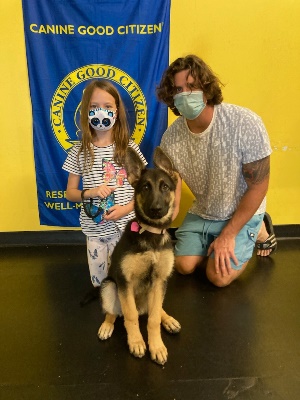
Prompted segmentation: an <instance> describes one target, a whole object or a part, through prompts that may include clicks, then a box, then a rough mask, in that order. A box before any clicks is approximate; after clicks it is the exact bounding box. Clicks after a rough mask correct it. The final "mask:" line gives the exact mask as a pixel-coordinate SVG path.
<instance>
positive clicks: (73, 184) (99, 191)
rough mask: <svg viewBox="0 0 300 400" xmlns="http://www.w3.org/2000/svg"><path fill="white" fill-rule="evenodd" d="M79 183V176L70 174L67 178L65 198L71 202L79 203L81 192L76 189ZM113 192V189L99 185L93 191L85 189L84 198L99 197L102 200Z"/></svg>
mask: <svg viewBox="0 0 300 400" xmlns="http://www.w3.org/2000/svg"><path fill="white" fill-rule="evenodd" d="M79 183H80V175H75V174H72V173H70V174H69V178H68V184H67V190H66V197H67V199H68V200H70V201H73V202H81V192H82V191H81V190H80V189H78V187H79ZM114 190H115V187H108V186H107V185H100V186H98V187H96V188H93V189H87V190H86V191H85V192H84V198H85V199H90V198H94V197H100V198H102V199H104V198H105V197H107V196H109V195H110V194H111V192H113V191H114Z"/></svg>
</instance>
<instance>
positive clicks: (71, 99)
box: [50, 64, 147, 151]
mask: <svg viewBox="0 0 300 400" xmlns="http://www.w3.org/2000/svg"><path fill="white" fill-rule="evenodd" d="M96 78H101V79H109V80H111V81H112V82H114V83H116V84H117V85H119V86H120V88H121V90H120V94H121V97H122V99H123V101H124V103H125V106H126V108H131V109H132V110H134V112H133V111H132V114H133V118H132V121H133V122H132V125H133V129H132V135H131V138H132V139H133V140H134V141H135V142H136V143H137V144H140V142H141V141H142V139H143V137H144V135H145V132H146V127H147V105H146V99H145V96H144V94H143V92H142V90H141V88H140V87H139V85H138V84H137V82H136V81H135V80H134V79H132V78H131V77H130V76H129V75H128V74H126V72H124V71H122V70H121V69H119V68H115V67H113V66H111V65H105V64H91V65H86V66H84V67H81V68H78V69H76V70H74V71H72V72H70V73H69V74H68V75H67V76H66V77H65V78H64V79H63V80H62V81H61V83H60V84H59V86H58V88H57V90H56V91H55V93H54V95H53V97H52V101H51V107H50V120H51V126H52V129H53V132H54V134H55V137H56V139H57V141H58V142H59V144H60V145H61V147H62V148H63V149H64V150H65V151H68V150H69V149H70V148H71V147H72V146H73V145H74V144H75V143H77V142H78V141H79V138H78V136H79V135H78V124H77V122H76V120H77V114H78V113H79V110H80V99H81V95H82V90H81V91H80V89H79V91H80V92H79V93H78V94H77V96H76V93H74V90H76V89H77V88H79V86H80V84H82V83H84V82H85V81H87V80H90V79H96ZM81 86H82V85H81ZM118 89H119V87H118ZM122 91H123V93H124V92H125V93H124V95H123V94H122ZM73 94H74V95H73ZM124 97H125V99H124ZM126 97H127V99H126ZM78 99H79V100H78ZM78 102H79V104H78ZM64 115H65V118H64ZM70 116H72V118H71V117H70ZM73 122H74V123H75V125H76V128H77V132H76V135H77V137H76V136H74V137H72V136H71V135H70V134H69V133H68V132H75V131H76V129H74V125H73ZM67 124H68V126H66V125H67Z"/></svg>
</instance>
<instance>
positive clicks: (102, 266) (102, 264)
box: [86, 233, 121, 287]
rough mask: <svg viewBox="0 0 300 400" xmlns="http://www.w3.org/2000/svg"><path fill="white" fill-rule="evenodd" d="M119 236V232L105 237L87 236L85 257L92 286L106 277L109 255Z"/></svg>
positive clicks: (97, 284) (98, 284)
mask: <svg viewBox="0 0 300 400" xmlns="http://www.w3.org/2000/svg"><path fill="white" fill-rule="evenodd" d="M120 237H121V233H117V234H116V235H114V236H111V237H105V238H97V237H89V236H87V238H86V244H87V257H88V264H89V269H90V276H91V281H92V284H93V286H95V287H96V286H100V284H101V282H102V281H103V279H104V278H106V277H107V273H108V269H109V266H110V259H111V255H112V252H113V250H114V248H115V246H116V244H117V243H118V241H119V240H120Z"/></svg>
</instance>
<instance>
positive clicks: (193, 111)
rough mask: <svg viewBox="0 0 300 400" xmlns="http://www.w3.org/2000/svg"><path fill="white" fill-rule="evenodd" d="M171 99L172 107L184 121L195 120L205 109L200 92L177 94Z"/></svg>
mask: <svg viewBox="0 0 300 400" xmlns="http://www.w3.org/2000/svg"><path fill="white" fill-rule="evenodd" d="M173 99H174V106H175V107H176V108H177V110H178V111H179V112H180V114H181V115H183V116H184V117H185V118H186V119H195V118H197V117H198V116H199V115H200V114H201V113H202V111H203V110H204V108H205V107H206V103H204V100H203V92H202V91H201V90H195V91H194V92H182V93H178V94H176V95H175V96H174V97H173Z"/></svg>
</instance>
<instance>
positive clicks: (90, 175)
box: [62, 140, 147, 237]
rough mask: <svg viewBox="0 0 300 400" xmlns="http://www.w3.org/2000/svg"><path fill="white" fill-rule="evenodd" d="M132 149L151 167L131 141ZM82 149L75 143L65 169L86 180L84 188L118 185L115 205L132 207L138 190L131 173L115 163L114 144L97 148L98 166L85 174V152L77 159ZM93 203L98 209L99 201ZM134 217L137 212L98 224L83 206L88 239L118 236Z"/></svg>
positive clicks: (65, 163)
mask: <svg viewBox="0 0 300 400" xmlns="http://www.w3.org/2000/svg"><path fill="white" fill-rule="evenodd" d="M129 146H131V147H132V148H133V149H134V150H136V152H137V153H138V154H139V156H140V158H141V160H142V161H143V162H144V164H145V165H147V161H146V159H145V158H144V156H143V154H142V153H141V150H140V148H139V146H138V145H137V144H136V143H135V142H133V141H132V140H130V142H129ZM79 149H80V144H75V145H74V146H73V147H72V149H71V150H70V152H69V153H68V156H67V158H66V161H65V162H64V164H63V166H62V168H63V169H64V170H65V171H67V172H69V173H72V174H75V175H80V176H81V177H82V185H83V189H92V188H95V187H98V186H100V185H103V184H106V185H107V186H115V187H116V189H115V191H114V196H115V204H119V205H122V206H124V205H126V204H128V203H129V202H130V201H131V200H132V198H133V194H134V189H133V187H132V186H131V185H130V184H129V182H128V180H127V174H126V171H125V170H124V168H122V167H120V166H118V165H117V164H116V163H115V162H114V161H113V156H114V150H115V145H114V144H112V145H109V146H107V147H97V146H94V145H93V150H94V155H95V159H94V165H93V167H92V169H91V170H90V171H85V172H84V173H83V166H84V155H83V153H82V152H81V153H80V156H79V159H78V158H77V155H78V152H79ZM93 203H94V204H95V205H96V206H98V205H99V198H95V199H93ZM132 218H134V212H133V211H132V212H130V213H129V214H127V215H125V216H124V217H122V218H120V219H119V220H118V221H104V220H103V222H102V223H101V224H97V223H95V222H94V221H93V220H92V219H91V218H89V217H88V216H87V215H86V214H85V211H84V209H83V207H81V212H80V218H79V220H80V225H81V228H82V232H83V233H84V234H85V235H86V236H92V237H111V236H113V235H115V234H116V233H117V231H118V230H121V231H123V230H124V228H125V225H126V224H127V222H128V221H129V220H130V219H132Z"/></svg>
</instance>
